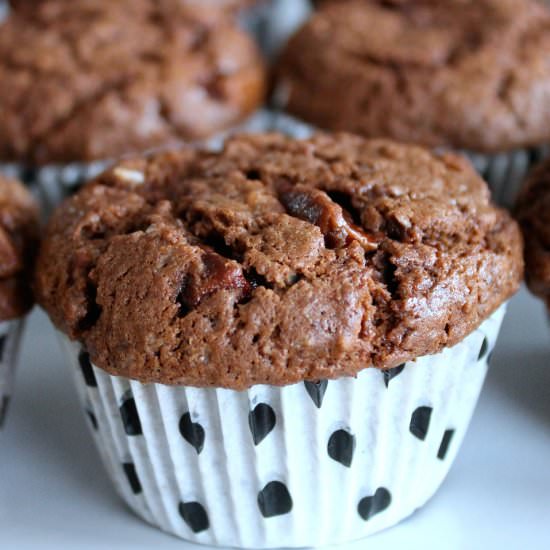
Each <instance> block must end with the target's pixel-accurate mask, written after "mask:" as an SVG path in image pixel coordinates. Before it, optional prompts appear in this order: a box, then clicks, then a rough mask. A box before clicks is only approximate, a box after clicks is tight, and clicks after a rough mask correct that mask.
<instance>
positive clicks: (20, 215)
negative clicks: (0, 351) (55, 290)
mask: <svg viewBox="0 0 550 550" xmlns="http://www.w3.org/2000/svg"><path fill="white" fill-rule="evenodd" d="M37 244H38V207H37V205H36V203H35V201H34V199H33V198H32V196H31V194H30V193H29V192H28V191H27V190H26V189H25V187H23V185H22V184H20V183H19V182H17V181H14V180H11V179H8V178H5V177H4V176H2V175H0V321H7V320H9V319H14V318H17V317H21V316H22V315H23V314H24V313H26V312H27V311H28V310H29V309H30V308H31V306H32V303H33V299H32V292H31V269H32V267H33V262H34V257H35V254H36V252H37V248H38V246H37Z"/></svg>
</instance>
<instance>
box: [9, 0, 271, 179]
mask: <svg viewBox="0 0 550 550" xmlns="http://www.w3.org/2000/svg"><path fill="white" fill-rule="evenodd" d="M14 44H17V45H18V46H17V47H16V48H14V46H13V45H14ZM264 85H265V80H264V68H263V64H262V60H261V58H260V54H259V52H258V49H257V47H256V46H255V44H254V42H253V40H252V39H251V38H250V37H249V36H248V35H247V34H246V33H245V32H244V31H241V30H240V29H238V28H237V26H236V23H235V22H234V21H233V20H231V19H229V18H225V17H215V18H209V17H203V14H201V13H200V12H197V10H195V9H190V8H185V7H182V5H181V3H180V2H179V0H132V2H127V1H117V2H112V1H110V0H74V1H71V2H66V1H63V0H49V1H48V2H46V3H43V4H40V5H39V6H37V7H36V9H33V10H23V11H21V12H18V11H16V12H15V13H14V14H12V15H11V16H9V17H8V19H7V20H6V21H5V22H4V23H3V25H2V27H1V32H0V125H1V127H2V128H3V131H2V132H1V133H0V162H4V163H17V164H18V165H19V166H20V167H21V173H22V174H25V173H26V174H28V173H29V172H30V171H31V170H34V172H32V175H33V177H34V178H35V179H36V178H38V179H40V180H43V181H44V182H46V183H47V184H49V183H50V182H51V181H53V182H54V183H55V182H59V181H60V180H61V181H62V180H63V179H64V177H65V176H66V175H67V174H66V173H65V172H64V171H63V170H61V169H60V170H58V171H57V172H55V173H54V174H53V175H49V174H48V173H47V172H46V173H40V172H39V171H38V170H36V169H37V168H42V167H49V168H51V167H52V166H60V167H64V166H65V165H67V164H68V163H77V164H78V165H79V166H81V167H83V168H85V165H84V164H83V163H89V162H92V161H100V162H101V161H105V160H108V159H115V158H117V157H119V156H121V155H125V154H128V153H135V152H139V151H144V150H147V149H151V148H155V147H159V146H165V145H167V144H170V143H173V142H178V141H193V140H198V139H203V138H207V137H210V136H212V135H214V134H217V133H219V132H221V131H222V130H225V129H227V128H229V127H231V126H234V125H235V124H237V123H239V122H242V121H243V120H244V119H245V118H246V117H247V116H248V115H249V114H250V113H252V112H253V111H254V110H255V109H256V108H257V107H258V106H259V104H260V103H261V102H262V99H263V94H264ZM80 172H82V170H80V171H78V170H77V173H76V175H72V174H71V176H72V177H73V179H75V180H78V175H79V174H80ZM41 183H42V181H41ZM46 183H45V184H46Z"/></svg>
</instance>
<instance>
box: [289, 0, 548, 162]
mask: <svg viewBox="0 0 550 550" xmlns="http://www.w3.org/2000/svg"><path fill="white" fill-rule="evenodd" d="M548 29H550V12H549V11H548V10H547V9H546V8H545V7H543V6H542V5H541V4H540V3H539V2H536V1H531V0H471V1H469V0H466V1H465V0H451V1H449V2H435V1H433V0H420V1H417V2H416V1H415V2H401V3H393V2H385V1H382V0H344V1H343V2H336V3H330V5H328V6H326V7H325V8H323V9H322V10H320V11H319V12H317V13H315V14H314V15H313V17H312V18H311V19H310V20H309V21H308V22H307V23H306V24H305V25H304V26H303V27H302V29H301V30H300V31H298V33H297V34H296V35H295V36H294V37H293V38H292V39H291V40H290V42H289V44H288V46H287V48H286V50H285V52H284V53H283V55H282V58H281V61H280V63H279V67H278V74H279V79H280V81H281V82H282V83H283V84H284V85H285V86H287V88H288V92H289V99H288V107H287V108H288V110H289V112H291V113H292V114H295V115H297V116H299V117H300V118H303V119H305V120H307V121H310V122H312V123H313V124H315V125H317V126H320V127H322V128H327V129H331V130H346V131H353V132H357V133H359V134H362V135H365V136H369V137H391V138H395V139H398V140H400V141H408V142H413V143H422V144H424V145H427V146H450V147H454V148H464V149H470V150H472V151H480V152H496V151H504V150H508V149H514V148H521V147H527V146H532V145H537V144H539V143H541V142H547V141H548V140H549V139H550V130H549V128H550V124H549V123H550V107H549V105H550V101H548V100H549V99H550V69H549V68H548V67H547V64H546V57H545V53H544V52H546V51H548V48H549V47H550V33H548V32H547V31H548ZM336 97H337V98H338V104H337V108H336V107H335V103H334V98H336Z"/></svg>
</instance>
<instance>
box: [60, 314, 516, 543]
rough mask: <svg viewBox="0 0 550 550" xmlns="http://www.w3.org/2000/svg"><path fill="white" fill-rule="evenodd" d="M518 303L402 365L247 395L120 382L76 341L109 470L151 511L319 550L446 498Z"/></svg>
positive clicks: (150, 515)
mask: <svg viewBox="0 0 550 550" xmlns="http://www.w3.org/2000/svg"><path fill="white" fill-rule="evenodd" d="M504 309H505V308H504V306H503V307H501V308H500V309H499V310H498V311H497V312H496V313H495V314H493V316H492V317H490V318H489V319H487V320H486V321H485V322H484V323H483V324H482V325H481V327H480V328H479V329H477V330H476V331H474V332H473V333H472V334H470V335H469V336H468V337H467V338H466V339H465V340H464V341H463V342H461V343H460V344H458V345H456V346H455V347H453V348H449V349H445V350H444V351H443V352H442V353H439V354H437V355H433V356H426V357H421V358H419V359H417V360H416V361H414V362H412V363H407V364H405V365H401V366H400V367H397V368H395V369H392V370H390V371H385V372H383V371H380V370H377V369H366V370H364V371H362V372H361V373H360V374H359V375H358V376H357V378H342V379H339V380H333V381H319V382H317V383H312V382H311V383H310V382H305V383H299V384H294V385H291V386H286V387H272V386H264V385H259V386H254V387H252V388H250V389H249V390H248V391H242V392H237V391H233V390H227V389H212V388H209V389H201V388H192V387H171V386H164V385H160V384H148V385H144V384H141V383H139V382H136V381H132V380H129V379H125V378H120V377H115V376H111V375H109V374H107V373H105V372H104V371H102V370H101V369H98V368H96V367H95V366H93V365H92V364H91V363H90V359H89V356H88V354H87V353H86V351H85V350H83V349H82V348H80V347H79V346H78V345H75V344H74V343H71V342H69V341H68V340H67V339H66V338H65V337H63V341H64V344H65V347H66V349H67V351H68V352H69V354H70V358H71V365H72V368H73V371H74V374H75V380H76V385H77V388H78V391H79V394H80V397H81V399H82V403H83V407H84V409H85V412H86V415H87V417H88V422H89V425H90V427H91V430H92V433H93V435H94V438H95V441H96V443H97V446H98V448H99V451H100V454H101V456H102V458H103V461H104V463H105V466H106V468H107V471H108V472H109V475H110V477H111V478H112V480H113V482H114V484H115V486H116V489H117V491H118V492H119V494H120V495H121V496H122V498H123V499H124V500H125V501H126V502H127V503H128V505H129V506H130V507H131V508H132V509H133V510H134V511H135V513H136V514H137V515H139V516H140V517H142V518H143V519H144V520H146V521H147V522H149V523H151V524H153V525H155V526H157V527H159V528H160V529H162V530H164V531H166V532H169V533H172V534H174V535H176V536H178V537H181V538H184V539H187V540H190V541H193V542H197V543H202V544H211V545H220V546H226V547H227V546H230V547H247V548H270V547H285V546H286V547H305V546H318V545H326V544H338V543H342V542H345V541H349V540H355V539H359V538H362V537H364V536H367V535H369V534H371V533H374V532H376V531H380V530H381V529H384V528H386V527H389V526H390V525H393V524H395V523H397V522H399V521H400V520H402V519H403V518H405V517H407V516H408V515H410V514H411V513H412V512H414V510H416V509H417V508H419V507H420V506H422V505H423V504H424V503H425V502H426V501H427V500H428V499H429V498H430V497H431V496H432V495H433V494H434V492H435V491H436V490H437V488H438V487H439V485H440V484H441V482H442V481H443V479H444V477H445V475H446V474H447V472H448V470H449V467H450V465H451V463H452V461H453V459H454V457H455V455H456V452H457V450H458V448H459V446H460V443H461V441H462V439H463V437H464V434H465V432H466V428H467V426H468V423H469V421H470V418H471V416H472V413H473V410H474V407H475V404H476V401H477V399H478V396H479V392H480V390H481V387H482V384H483V381H484V378H485V375H486V372H487V361H488V357H489V356H490V352H491V350H492V348H493V346H494V344H495V341H496V338H497V334H498V331H499V327H500V324H501V321H502V317H503V315H504Z"/></svg>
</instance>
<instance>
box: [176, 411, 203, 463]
mask: <svg viewBox="0 0 550 550" xmlns="http://www.w3.org/2000/svg"><path fill="white" fill-rule="evenodd" d="M179 427H180V434H181V435H182V436H183V439H185V441H187V443H189V444H190V445H191V446H192V447H194V448H195V451H197V454H201V451H202V450H203V448H204V439H205V433H204V428H203V427H202V426H201V425H200V424H199V423H198V422H193V420H192V419H191V414H190V413H188V412H186V413H185V414H183V415H182V416H181V418H180V424H179Z"/></svg>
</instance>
